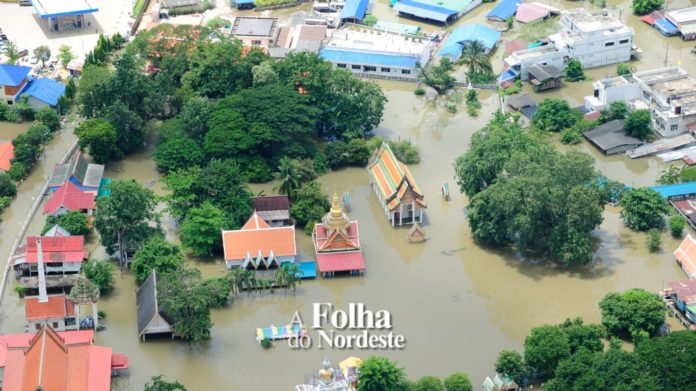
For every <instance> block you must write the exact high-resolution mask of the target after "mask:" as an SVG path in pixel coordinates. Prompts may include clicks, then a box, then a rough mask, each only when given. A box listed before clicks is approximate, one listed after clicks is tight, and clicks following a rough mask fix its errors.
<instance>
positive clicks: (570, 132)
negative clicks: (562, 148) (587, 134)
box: [561, 127, 582, 144]
mask: <svg viewBox="0 0 696 391" xmlns="http://www.w3.org/2000/svg"><path fill="white" fill-rule="evenodd" d="M580 141H582V133H580V132H579V131H578V130H577V128H575V127H572V128H568V129H565V130H564V131H563V132H562V133H561V143H562V144H578V143H579V142H580Z"/></svg>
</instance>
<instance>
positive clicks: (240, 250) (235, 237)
mask: <svg viewBox="0 0 696 391" xmlns="http://www.w3.org/2000/svg"><path fill="white" fill-rule="evenodd" d="M222 244H223V249H224V252H225V260H242V259H244V258H246V255H247V253H249V254H251V256H252V257H256V256H257V255H258V253H259V251H261V254H262V255H263V256H264V257H268V256H269V255H270V253H271V251H273V254H274V255H275V256H277V257H285V256H295V255H297V249H296V246H295V227H294V226H290V227H270V226H269V225H268V223H266V222H265V221H264V220H263V219H262V218H260V217H258V215H257V214H256V212H254V214H253V215H252V216H251V217H250V218H249V220H248V221H247V222H246V224H244V226H243V227H242V229H240V230H236V231H222Z"/></svg>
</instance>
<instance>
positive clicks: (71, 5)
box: [31, 0, 99, 19]
mask: <svg viewBox="0 0 696 391" xmlns="http://www.w3.org/2000/svg"><path fill="white" fill-rule="evenodd" d="M31 5H33V6H34V9H35V10H36V13H38V14H39V17H40V18H41V19H47V18H55V17H58V16H69V15H81V14H87V13H90V12H97V11H99V8H97V7H94V6H92V5H91V4H89V1H88V0H31Z"/></svg>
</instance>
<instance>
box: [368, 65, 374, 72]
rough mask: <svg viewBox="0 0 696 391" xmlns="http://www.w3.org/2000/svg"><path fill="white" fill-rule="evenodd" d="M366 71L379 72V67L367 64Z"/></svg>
mask: <svg viewBox="0 0 696 391" xmlns="http://www.w3.org/2000/svg"><path fill="white" fill-rule="evenodd" d="M365 72H377V67H371V66H367V65H365Z"/></svg>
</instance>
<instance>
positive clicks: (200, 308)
mask: <svg viewBox="0 0 696 391" xmlns="http://www.w3.org/2000/svg"><path fill="white" fill-rule="evenodd" d="M157 297H158V302H159V305H160V309H161V310H162V311H163V312H164V313H165V314H167V316H168V317H169V318H171V319H173V320H174V324H173V325H172V327H173V328H174V331H175V332H176V334H177V335H180V336H181V337H182V338H184V339H186V340H188V341H189V343H190V344H197V343H199V342H201V341H203V340H206V339H209V338H210V328H211V327H212V326H213V323H212V321H211V320H210V307H211V296H210V290H209V289H208V287H206V285H205V284H204V280H203V277H201V272H200V271H199V270H198V269H184V268H178V269H176V270H174V271H172V272H170V273H168V274H165V275H163V276H162V278H161V279H160V281H158V284H157Z"/></svg>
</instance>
